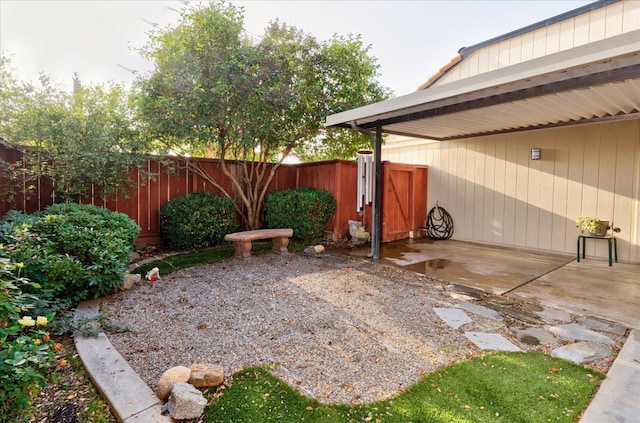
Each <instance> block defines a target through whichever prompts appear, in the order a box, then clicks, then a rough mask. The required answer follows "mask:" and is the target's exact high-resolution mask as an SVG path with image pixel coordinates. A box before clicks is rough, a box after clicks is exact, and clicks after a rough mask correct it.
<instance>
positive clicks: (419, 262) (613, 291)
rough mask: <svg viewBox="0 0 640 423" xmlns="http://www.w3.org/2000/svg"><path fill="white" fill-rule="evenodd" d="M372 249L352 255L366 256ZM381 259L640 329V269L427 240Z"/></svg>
mask: <svg viewBox="0 0 640 423" xmlns="http://www.w3.org/2000/svg"><path fill="white" fill-rule="evenodd" d="M367 252H368V248H359V249H356V250H353V251H352V254H353V255H366V254H367ZM380 257H381V260H382V261H384V262H387V263H389V264H393V265H394V266H399V267H402V268H405V269H409V270H413V271H415V272H418V273H422V274H425V275H428V276H432V277H434V278H437V279H440V280H443V281H446V282H449V283H453V284H457V285H461V286H465V287H468V288H470V289H475V290H479V291H483V292H487V293H490V294H495V295H504V296H507V297H514V298H519V299H522V300H525V301H528V302H533V303H538V304H541V305H547V306H552V307H559V308H562V309H565V310H567V311H569V312H573V313H576V314H584V315H590V316H593V317H598V318H600V319H606V320H611V321H614V322H617V323H621V324H624V325H626V326H628V327H630V328H640V265H638V264H629V263H613V266H612V267H609V266H608V262H607V260H606V259H604V258H602V259H601V258H598V259H594V258H588V257H587V259H581V261H580V263H578V262H576V257H575V255H572V254H558V253H549V252H544V251H535V250H527V249H518V248H510V247H500V246H491V245H486V244H475V243H469V242H462V241H456V240H447V241H433V240H429V239H426V238H423V239H415V240H404V241H396V242H391V243H388V244H383V245H382V246H381V248H380Z"/></svg>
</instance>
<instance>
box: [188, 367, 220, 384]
mask: <svg viewBox="0 0 640 423" xmlns="http://www.w3.org/2000/svg"><path fill="white" fill-rule="evenodd" d="M189 369H191V377H190V378H189V383H190V384H192V385H193V386H195V387H196V388H204V387H210V386H218V385H220V384H221V383H222V382H224V368H223V367H222V366H216V365H213V364H192V365H191V366H189Z"/></svg>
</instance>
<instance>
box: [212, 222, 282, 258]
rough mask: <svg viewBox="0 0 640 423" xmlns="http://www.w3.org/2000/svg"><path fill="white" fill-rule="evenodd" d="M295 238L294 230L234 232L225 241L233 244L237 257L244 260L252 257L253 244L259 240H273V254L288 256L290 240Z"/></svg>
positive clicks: (226, 236)
mask: <svg viewBox="0 0 640 423" xmlns="http://www.w3.org/2000/svg"><path fill="white" fill-rule="evenodd" d="M292 236H293V229H258V230H255V231H244V232H234V233H232V234H227V235H225V237H224V239H225V241H230V242H233V245H234V246H235V248H236V254H235V256H236V257H240V258H243V259H246V258H249V257H251V242H252V241H255V240H257V239H273V252H274V253H278V254H287V253H288V252H289V250H288V249H287V245H289V238H290V237H292Z"/></svg>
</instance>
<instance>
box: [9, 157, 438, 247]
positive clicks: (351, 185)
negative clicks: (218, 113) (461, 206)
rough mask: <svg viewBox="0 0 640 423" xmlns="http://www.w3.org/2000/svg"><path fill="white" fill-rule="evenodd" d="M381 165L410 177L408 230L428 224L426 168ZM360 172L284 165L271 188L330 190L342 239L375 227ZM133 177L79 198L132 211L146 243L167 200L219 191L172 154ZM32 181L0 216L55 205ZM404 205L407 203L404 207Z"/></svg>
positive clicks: (333, 233) (216, 172) (207, 162)
mask: <svg viewBox="0 0 640 423" xmlns="http://www.w3.org/2000/svg"><path fill="white" fill-rule="evenodd" d="M0 159H3V160H5V161H7V162H11V163H15V162H17V161H19V160H21V156H20V153H19V152H18V151H16V150H12V149H8V148H6V147H4V146H2V145H0ZM200 165H201V166H202V168H203V169H204V170H205V171H207V172H208V173H209V174H210V175H212V176H213V178H215V180H216V181H218V183H219V184H220V185H221V186H222V188H223V189H224V190H225V191H227V192H228V193H229V194H231V196H233V197H235V193H234V189H233V187H232V184H231V182H230V181H229V180H228V179H227V178H226V177H224V174H223V172H222V168H221V167H220V165H219V162H218V160H213V159H201V160H200ZM383 165H384V166H391V165H393V166H394V167H395V168H397V169H400V168H401V169H402V170H403V171H406V172H409V173H410V174H411V175H412V176H411V178H408V179H407V182H406V183H407V184H409V186H407V187H403V188H402V190H409V192H410V194H409V196H410V199H409V203H408V207H409V208H410V215H411V219H412V220H411V222H412V223H411V225H410V226H411V227H410V228H409V230H410V231H417V228H419V227H421V226H423V225H424V220H425V218H426V213H427V212H426V204H427V201H426V196H427V168H426V167H424V166H412V165H399V164H391V163H386V162H385V163H384V164H383ZM241 167H242V163H239V162H228V168H229V170H230V171H231V172H241V171H242V168H241ZM357 171H358V166H357V163H355V162H350V161H345V160H329V161H323V162H315V163H302V164H295V165H292V164H286V165H281V166H280V167H279V168H278V169H277V171H276V174H275V177H274V179H273V181H272V182H271V184H270V186H269V191H273V190H285V189H293V188H297V187H311V188H319V189H324V190H326V191H328V192H329V193H331V194H332V195H333V196H334V198H335V199H336V202H337V210H336V213H335V215H334V217H333V218H332V220H331V221H330V222H328V224H327V231H328V234H327V235H328V236H329V237H330V238H331V239H333V240H338V239H344V238H348V233H349V224H348V221H349V220H357V221H362V222H363V223H364V224H365V227H366V228H367V230H369V231H371V222H372V218H371V207H370V206H367V207H366V208H365V213H364V215H363V216H361V215H360V214H359V213H358V211H357V210H356V200H357V198H356V195H357V194H356V191H357V190H356V179H357ZM130 175H131V178H132V180H133V181H134V182H135V184H134V185H135V187H136V188H135V189H134V190H133V191H132V192H131V193H130V195H129V196H126V195H124V194H119V195H117V196H116V197H115V198H112V199H108V200H107V201H106V202H105V201H103V200H102V199H101V197H100V194H99V193H98V192H95V191H92V195H91V196H90V197H89V198H85V199H82V200H81V202H83V203H91V204H95V205H98V206H104V207H106V208H108V209H110V210H113V211H118V212H121V213H124V214H126V215H128V216H129V217H131V218H132V219H133V220H135V221H136V223H138V225H139V226H140V227H141V232H140V235H139V236H138V241H139V242H143V243H147V244H159V243H161V242H162V238H161V236H160V222H159V215H160V209H161V208H162V206H163V205H164V204H165V203H166V202H167V201H169V200H172V199H174V198H178V197H181V196H183V195H185V194H187V193H190V192H197V191H209V192H212V193H214V194H220V193H221V192H220V190H219V189H218V188H217V187H215V186H214V185H213V184H212V183H211V182H209V181H207V180H205V179H204V178H203V177H201V176H198V175H196V174H194V173H192V172H189V171H188V170H187V169H186V168H185V167H184V166H180V165H179V164H178V162H177V159H176V158H171V157H169V158H164V159H162V160H149V161H148V162H147V165H146V168H144V169H142V171H140V170H138V169H132V170H131V171H130ZM145 175H151V176H145ZM0 182H2V183H3V184H6V183H7V181H6V180H2V179H0ZM28 183H31V182H29V181H22V185H27V184H28ZM396 183H398V181H396ZM400 183H404V182H400ZM34 184H35V185H36V190H35V191H33V192H31V193H30V194H29V195H27V196H24V195H23V194H21V193H20V192H18V193H17V196H16V199H15V201H14V202H13V203H9V202H8V201H7V199H6V198H0V216H2V215H4V214H5V213H6V212H7V211H8V210H10V209H18V210H21V211H23V212H26V213H33V212H35V211H38V210H43V209H45V208H46V207H47V206H49V205H51V204H53V203H54V200H55V199H54V198H53V195H52V193H53V188H52V187H51V184H50V183H48V182H47V180H46V179H42V180H39V181H34ZM3 186H4V185H3ZM18 191H20V190H18ZM403 207H406V206H405V205H403ZM405 232H406V231H405Z"/></svg>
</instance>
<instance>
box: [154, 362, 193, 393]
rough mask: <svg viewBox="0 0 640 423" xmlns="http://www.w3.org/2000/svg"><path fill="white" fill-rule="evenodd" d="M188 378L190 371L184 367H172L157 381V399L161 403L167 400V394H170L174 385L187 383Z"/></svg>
mask: <svg viewBox="0 0 640 423" xmlns="http://www.w3.org/2000/svg"><path fill="white" fill-rule="evenodd" d="M190 377H191V369H189V368H188V367H184V366H176V367H172V368H170V369H169V370H167V371H165V372H164V373H163V374H162V376H160V380H159V381H158V392H157V395H158V398H160V399H161V400H163V401H164V400H166V399H167V398H169V394H171V390H172V389H173V386H174V385H175V384H176V383H178V382H184V383H186V382H189V378H190Z"/></svg>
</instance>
